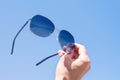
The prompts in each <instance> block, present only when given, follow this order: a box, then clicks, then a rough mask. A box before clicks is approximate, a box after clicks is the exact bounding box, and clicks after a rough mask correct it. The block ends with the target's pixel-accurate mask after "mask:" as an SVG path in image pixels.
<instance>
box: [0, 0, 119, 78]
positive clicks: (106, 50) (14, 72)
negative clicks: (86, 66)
mask: <svg viewBox="0 0 120 80" xmlns="http://www.w3.org/2000/svg"><path fill="white" fill-rule="evenodd" d="M119 4H120V1H119V0H74V1H73V0H60V1H58V0H34V1H32V0H31V1H30V0H19V1H18V0H1V1H0V28H1V29H0V34H1V35H0V37H1V38H0V45H1V46H0V80H54V78H55V69H56V65H57V62H58V61H59V57H58V56H56V57H54V58H51V59H49V60H48V61H46V62H44V63H42V64H41V65H39V66H38V67H36V66H35V64H36V63H37V62H38V61H40V60H41V59H43V58H44V57H46V56H48V55H50V54H53V53H56V52H57V51H58V50H59V49H61V48H60V45H59V43H58V41H57V40H56V39H57V34H58V33H57V32H56V31H55V32H54V33H53V34H52V35H51V36H49V37H47V38H41V37H38V36H36V35H34V34H33V33H31V32H30V30H29V24H28V25H27V26H26V27H25V28H24V30H23V31H22V32H21V34H20V35H19V36H18V38H17V40H16V44H15V50H14V55H10V51H11V46H12V40H13V38H14V36H15V34H16V33H17V31H18V30H19V29H20V28H21V26H22V25H23V24H24V23H25V22H26V21H27V20H28V19H30V18H32V17H33V16H34V15H37V14H39V15H43V16H46V17H48V18H49V19H50V20H51V21H52V22H53V23H54V25H55V27H57V28H58V29H61V30H62V29H66V30H68V31H69V32H71V33H72V34H73V36H74V38H75V41H76V43H79V44H83V45H85V46H86V48H87V50H88V54H89V56H90V59H91V70H90V71H89V73H88V74H87V75H85V76H84V78H83V80H119V79H120V77H119V74H120V70H119V68H120V62H119V61H120V54H119V53H120V37H119V35H120V5H119Z"/></svg>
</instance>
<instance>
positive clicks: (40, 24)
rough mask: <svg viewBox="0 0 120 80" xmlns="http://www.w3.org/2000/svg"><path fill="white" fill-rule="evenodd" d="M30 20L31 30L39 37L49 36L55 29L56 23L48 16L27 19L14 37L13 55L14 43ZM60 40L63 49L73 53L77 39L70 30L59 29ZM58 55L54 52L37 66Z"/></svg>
mask: <svg viewBox="0 0 120 80" xmlns="http://www.w3.org/2000/svg"><path fill="white" fill-rule="evenodd" d="M30 21H31V22H30ZM28 22H30V31H31V32H32V33H34V34H35V35H37V36H39V37H48V36H50V35H51V34H52V33H53V32H54V31H55V25H54V24H53V23H52V21H51V20H49V19H48V18H46V17H44V16H42V15H35V16H33V17H32V19H29V20H28V21H26V23H25V24H24V25H23V26H22V28H21V29H20V30H19V31H18V32H17V34H16V35H15V37H14V39H13V44H12V49H11V55H12V54H13V51H14V45H15V41H16V38H17V36H18V35H19V33H20V32H21V31H22V30H23V28H24V27H25V26H26V25H27V24H28ZM58 41H59V44H60V46H61V48H62V50H64V51H65V52H66V53H68V54H69V53H72V51H73V49H74V43H75V40H74V37H73V36H72V34H71V33H70V32H68V31H66V30H59V34H58ZM56 55H58V53H55V54H52V55H50V56H48V57H46V58H44V59H43V60H41V61H40V62H38V63H37V64H36V66H38V65H39V64H41V63H42V62H44V61H45V60H47V59H49V58H51V57H53V56H56Z"/></svg>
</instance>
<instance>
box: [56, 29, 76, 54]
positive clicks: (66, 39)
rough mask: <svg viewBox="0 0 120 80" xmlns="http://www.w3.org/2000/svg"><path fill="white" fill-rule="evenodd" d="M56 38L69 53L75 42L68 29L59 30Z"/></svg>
mask: <svg viewBox="0 0 120 80" xmlns="http://www.w3.org/2000/svg"><path fill="white" fill-rule="evenodd" d="M58 40H59V42H60V45H61V47H62V48H63V50H64V51H66V52H67V53H71V51H72V50H73V48H74V42H75V40H74V38H73V36H72V35H71V34H70V33H69V32H68V31H66V30H61V31H60V33H59V36H58Z"/></svg>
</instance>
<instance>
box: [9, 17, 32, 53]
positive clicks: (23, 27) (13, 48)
mask: <svg viewBox="0 0 120 80" xmlns="http://www.w3.org/2000/svg"><path fill="white" fill-rule="evenodd" d="M30 20H31V19H29V20H28V21H26V23H25V24H24V25H23V26H22V28H21V29H20V30H19V31H18V32H17V34H16V35H15V37H14V40H13V43H12V49H11V55H12V54H13V50H14V45H15V40H16V38H17V36H18V35H19V33H20V32H21V31H22V30H23V28H24V27H25V26H26V25H27V24H28V22H29V21H30Z"/></svg>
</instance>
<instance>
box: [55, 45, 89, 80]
mask: <svg viewBox="0 0 120 80" xmlns="http://www.w3.org/2000/svg"><path fill="white" fill-rule="evenodd" d="M58 55H59V56H60V57H61V58H60V60H59V62H58V65H57V68H56V80H81V79H82V77H83V76H84V75H85V74H86V73H87V72H88V71H89V69H90V59H89V57H88V54H87V51H86V48H85V47H84V46H83V45H80V44H75V48H74V51H73V53H70V54H67V53H65V52H64V51H63V50H60V51H58Z"/></svg>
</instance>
